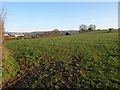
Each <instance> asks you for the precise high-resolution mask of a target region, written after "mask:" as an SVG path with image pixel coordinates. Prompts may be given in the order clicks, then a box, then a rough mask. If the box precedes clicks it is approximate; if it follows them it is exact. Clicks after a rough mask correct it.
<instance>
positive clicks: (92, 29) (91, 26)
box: [88, 24, 96, 31]
mask: <svg viewBox="0 0 120 90" xmlns="http://www.w3.org/2000/svg"><path fill="white" fill-rule="evenodd" d="M95 29H96V26H95V25H94V24H90V25H89V27H88V31H94V30H95Z"/></svg>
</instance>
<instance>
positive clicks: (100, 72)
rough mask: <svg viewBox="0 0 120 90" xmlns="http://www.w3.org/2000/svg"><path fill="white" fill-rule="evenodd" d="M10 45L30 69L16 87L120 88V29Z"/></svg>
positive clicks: (16, 56)
mask: <svg viewBox="0 0 120 90" xmlns="http://www.w3.org/2000/svg"><path fill="white" fill-rule="evenodd" d="M6 47H7V48H8V49H9V52H10V54H11V56H12V57H13V58H14V59H15V61H17V62H18V63H19V65H24V66H25V69H26V70H27V71H28V74H27V75H26V76H25V77H23V78H22V79H21V80H20V81H18V82H16V84H14V85H13V86H12V87H20V88H21V87H26V88H39V87H42V88H44V87H55V88H59V87H61V88H64V87H67V88H70V87H77V88H84V87H86V88H87V87H88V88H120V86H119V84H120V79H119V78H118V68H119V60H118V56H119V55H118V33H117V31H112V32H111V33H107V32H106V31H94V32H88V33H81V34H76V35H71V36H62V37H51V38H44V39H43V38H39V39H29V40H14V41H8V42H6ZM13 63H14V62H13ZM16 66H18V64H16ZM18 67H19V66H18ZM13 68H15V67H14V66H13ZM5 77H6V76H5Z"/></svg>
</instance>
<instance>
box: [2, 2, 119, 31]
mask: <svg viewBox="0 0 120 90" xmlns="http://www.w3.org/2000/svg"><path fill="white" fill-rule="evenodd" d="M2 6H3V7H4V8H5V11H6V23H5V31H8V32H32V31H52V30H54V29H59V30H78V29H79V25H81V24H85V25H87V26H89V25H90V24H95V25H96V27H97V29H98V28H100V29H107V28H117V27H118V3H117V2H4V3H2Z"/></svg>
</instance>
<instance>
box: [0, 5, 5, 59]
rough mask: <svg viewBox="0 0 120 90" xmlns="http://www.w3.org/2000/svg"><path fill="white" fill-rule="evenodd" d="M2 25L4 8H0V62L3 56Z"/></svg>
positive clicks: (3, 30) (3, 29) (3, 22)
mask: <svg viewBox="0 0 120 90" xmlns="http://www.w3.org/2000/svg"><path fill="white" fill-rule="evenodd" d="M4 24H5V11H4V8H1V7H0V55H1V56H0V60H3V54H4V52H3V51H4V47H3V46H4V45H3V43H4V32H5V28H4Z"/></svg>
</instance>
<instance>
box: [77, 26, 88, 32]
mask: <svg viewBox="0 0 120 90" xmlns="http://www.w3.org/2000/svg"><path fill="white" fill-rule="evenodd" d="M79 30H80V32H86V31H87V26H86V25H84V24H82V25H80V27H79Z"/></svg>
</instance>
